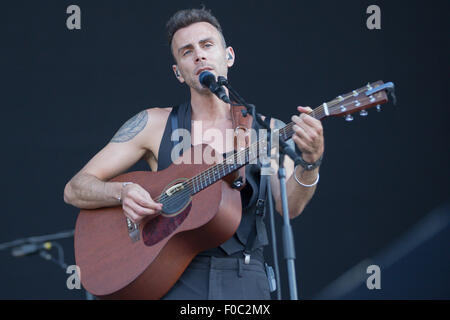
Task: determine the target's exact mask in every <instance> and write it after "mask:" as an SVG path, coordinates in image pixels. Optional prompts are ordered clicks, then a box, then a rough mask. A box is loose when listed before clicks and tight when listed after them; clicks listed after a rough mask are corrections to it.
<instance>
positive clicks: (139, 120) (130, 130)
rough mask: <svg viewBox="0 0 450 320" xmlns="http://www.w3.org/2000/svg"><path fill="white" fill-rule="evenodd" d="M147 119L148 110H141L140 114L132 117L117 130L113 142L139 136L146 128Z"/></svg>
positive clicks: (125, 140)
mask: <svg viewBox="0 0 450 320" xmlns="http://www.w3.org/2000/svg"><path fill="white" fill-rule="evenodd" d="M147 121H148V114H147V110H144V111H141V112H139V113H138V114H136V115H135V116H134V117H132V118H131V119H129V120H128V121H127V122H125V123H124V124H123V126H122V127H121V128H120V129H119V131H117V133H116V134H115V135H114V137H113V138H112V139H111V142H116V143H121V142H127V141H130V140H131V139H133V138H134V137H135V136H137V135H138V134H139V132H141V131H142V130H144V128H145V126H146V125H147Z"/></svg>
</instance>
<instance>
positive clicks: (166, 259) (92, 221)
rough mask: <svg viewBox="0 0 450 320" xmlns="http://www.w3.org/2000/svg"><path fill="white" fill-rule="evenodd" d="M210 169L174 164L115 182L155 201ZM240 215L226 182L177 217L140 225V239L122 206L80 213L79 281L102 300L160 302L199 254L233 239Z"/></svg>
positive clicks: (193, 199)
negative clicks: (143, 191) (126, 184)
mask: <svg viewBox="0 0 450 320" xmlns="http://www.w3.org/2000/svg"><path fill="white" fill-rule="evenodd" d="M205 147H206V145H198V146H196V147H193V148H192V151H194V149H197V151H204V149H205ZM194 153H195V152H192V153H190V154H194ZM188 154H189V153H188ZM208 167H210V164H178V165H171V166H170V167H168V168H167V169H165V170H162V171H158V172H145V171H142V172H130V173H126V174H123V175H120V176H118V177H116V178H114V179H112V180H111V181H123V182H125V181H131V182H134V183H137V184H139V185H140V186H142V187H143V188H144V189H146V190H147V191H148V192H149V193H150V195H151V197H152V198H153V199H156V198H158V197H159V196H160V195H161V194H162V193H163V192H165V190H167V189H168V188H170V187H171V186H173V185H175V184H176V183H177V182H179V181H182V180H183V179H184V180H186V178H191V177H193V176H195V175H196V174H198V173H201V172H202V171H204V170H206V169H207V168H208ZM163 211H164V207H163ZM241 214H242V208H241V198H240V193H239V191H237V190H235V189H233V188H231V186H230V184H229V183H228V182H225V181H224V180H219V181H218V182H216V183H214V184H212V185H210V186H208V187H207V188H206V189H204V190H202V191H200V192H199V193H196V194H194V195H193V196H192V197H190V199H189V201H188V202H187V203H186V205H184V206H183V207H182V208H181V209H180V210H179V212H178V213H177V214H175V215H173V214H172V215H171V216H163V215H157V216H153V217H151V218H150V217H149V218H146V219H144V220H143V221H141V223H140V224H139V240H137V241H133V240H132V239H131V237H130V235H129V232H128V227H127V219H126V217H125V215H124V214H123V211H122V207H121V206H118V207H111V208H101V209H95V210H82V211H81V212H80V214H79V216H78V219H77V222H76V227H75V259H76V264H77V266H79V267H80V278H81V282H82V284H83V286H84V288H85V289H86V290H87V291H89V292H90V293H92V294H93V295H95V296H97V297H99V298H102V299H159V298H161V297H162V296H163V295H164V294H166V293H167V292H168V291H169V290H170V288H171V287H172V286H173V285H174V284H175V282H176V281H177V280H178V279H179V277H180V276H181V275H182V273H183V272H184V270H185V269H186V268H187V266H188V265H189V263H190V262H191V261H192V259H193V258H194V257H195V256H196V255H197V254H198V253H200V252H202V251H204V250H207V249H210V248H214V247H217V246H219V245H220V244H222V243H224V242H225V241H226V240H228V239H229V238H231V237H232V236H233V234H234V233H235V232H236V230H237V228H238V226H239V224H240V220H241Z"/></svg>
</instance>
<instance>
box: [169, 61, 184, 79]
mask: <svg viewBox="0 0 450 320" xmlns="http://www.w3.org/2000/svg"><path fill="white" fill-rule="evenodd" d="M172 69H173V72H174V73H175V77H177V79H178V81H180V83H184V78H183V76H182V75H181V73H180V70H178V66H177V65H176V64H174V65H173V66H172Z"/></svg>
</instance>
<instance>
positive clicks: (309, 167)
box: [295, 155, 323, 171]
mask: <svg viewBox="0 0 450 320" xmlns="http://www.w3.org/2000/svg"><path fill="white" fill-rule="evenodd" d="M322 158H323V155H321V156H320V158H319V159H318V160H317V161H316V162H314V163H309V162H306V161H305V160H303V158H302V156H298V158H297V160H296V161H295V165H296V166H297V165H298V164H299V165H301V166H302V168H303V169H305V170H306V171H311V170H314V169H315V168H317V167H318V166H320V164H321V163H322Z"/></svg>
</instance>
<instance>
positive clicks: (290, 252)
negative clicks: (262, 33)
mask: <svg viewBox="0 0 450 320" xmlns="http://www.w3.org/2000/svg"><path fill="white" fill-rule="evenodd" d="M217 83H218V84H219V85H220V86H222V85H223V86H225V87H227V88H228V90H229V92H230V95H231V96H232V97H233V99H234V100H235V101H236V102H237V103H239V105H243V106H245V107H246V109H247V112H248V113H250V114H251V115H252V116H253V119H256V121H257V122H258V124H260V125H261V126H262V127H264V128H265V129H267V132H268V134H267V140H268V141H267V146H268V148H267V152H268V157H269V161H270V159H271V148H270V147H269V146H271V143H270V142H271V139H272V138H271V129H270V126H268V125H267V124H266V123H265V122H264V121H263V120H262V118H261V115H260V114H256V111H255V109H256V107H255V106H254V105H252V104H248V103H247V102H246V101H245V100H244V99H243V98H242V97H241V96H240V95H239V94H238V93H237V92H236V90H234V89H233V88H232V87H231V85H230V84H229V82H228V80H227V79H226V78H225V77H222V76H219V77H218V79H217ZM242 112H243V113H244V112H245V111H242ZM244 116H246V114H244ZM279 145H280V148H279V154H280V156H279V159H280V161H279V167H278V178H279V180H280V194H281V201H282V211H283V228H282V236H283V238H282V239H283V249H284V255H285V259H286V263H287V271H288V282H289V292H290V298H291V300H298V295H297V283H296V276H295V247H294V236H293V233H292V227H291V224H290V221H289V220H290V219H289V208H288V201H287V192H286V169H285V168H284V156H285V155H288V156H289V157H290V158H292V160H293V161H294V162H295V160H296V158H297V157H298V156H297V154H296V153H295V151H294V150H292V148H290V147H288V145H287V144H286V143H285V142H284V141H283V140H282V139H279ZM267 186H268V188H267V191H268V192H267V196H268V198H269V211H270V217H271V228H272V229H271V231H272V232H271V233H272V239H274V238H275V228H274V223H273V216H274V214H273V211H274V210H273V204H272V190H271V188H270V181H269V182H268V184H267ZM273 252H274V264H275V270H276V279H277V284H278V287H277V290H278V292H277V294H278V299H281V295H280V291H281V290H280V276H279V267H278V262H277V259H278V254H277V248H276V242H275V243H273Z"/></svg>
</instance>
